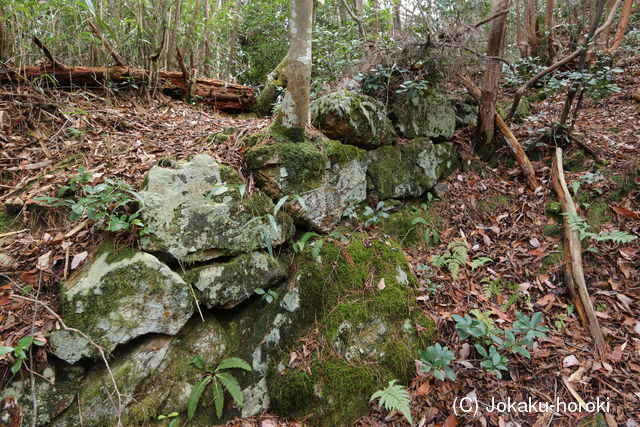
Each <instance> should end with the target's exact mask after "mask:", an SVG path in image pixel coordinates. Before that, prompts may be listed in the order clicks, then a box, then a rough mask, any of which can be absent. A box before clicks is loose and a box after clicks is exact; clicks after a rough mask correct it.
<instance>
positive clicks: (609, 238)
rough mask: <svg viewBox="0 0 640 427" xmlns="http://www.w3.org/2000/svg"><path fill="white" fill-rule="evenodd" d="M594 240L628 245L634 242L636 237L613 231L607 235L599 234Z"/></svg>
mask: <svg viewBox="0 0 640 427" xmlns="http://www.w3.org/2000/svg"><path fill="white" fill-rule="evenodd" d="M594 239H595V240H598V241H600V242H614V243H629V242H633V241H634V240H636V239H637V237H636V236H634V235H633V234H629V233H625V232H624V231H620V230H613V231H611V232H609V233H605V232H601V233H600V234H598V235H597V236H596V237H594Z"/></svg>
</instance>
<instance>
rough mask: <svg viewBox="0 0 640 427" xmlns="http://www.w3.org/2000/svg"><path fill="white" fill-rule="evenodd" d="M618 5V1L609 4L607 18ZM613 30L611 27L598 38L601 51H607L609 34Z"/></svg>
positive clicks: (614, 0)
mask: <svg viewBox="0 0 640 427" xmlns="http://www.w3.org/2000/svg"><path fill="white" fill-rule="evenodd" d="M615 4H616V0H609V3H607V16H608V15H609V13H611V10H612V9H613V7H614V6H615ZM610 30H611V27H607V29H606V30H604V31H603V32H602V33H600V36H599V37H598V48H599V49H601V50H606V49H607V46H608V45H609V32H610Z"/></svg>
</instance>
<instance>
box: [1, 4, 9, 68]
mask: <svg viewBox="0 0 640 427" xmlns="http://www.w3.org/2000/svg"><path fill="white" fill-rule="evenodd" d="M5 19H6V18H5V16H4V9H3V8H1V7H0V61H4V60H5V59H6V58H7V57H8V56H9V55H8V52H7V51H8V49H7V27H6V25H5V23H4V21H5Z"/></svg>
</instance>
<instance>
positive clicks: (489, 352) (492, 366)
mask: <svg viewBox="0 0 640 427" xmlns="http://www.w3.org/2000/svg"><path fill="white" fill-rule="evenodd" d="M475 347H476V351H477V352H478V354H480V356H482V358H483V359H482V361H481V362H480V367H481V368H483V369H485V370H486V371H489V372H493V373H494V374H495V375H496V377H498V379H502V373H501V372H500V371H506V370H507V363H508V362H509V359H507V357H506V356H503V355H502V354H500V353H498V349H497V348H496V347H495V346H493V345H491V346H489V348H485V347H484V346H482V345H480V344H476V345H475Z"/></svg>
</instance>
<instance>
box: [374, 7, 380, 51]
mask: <svg viewBox="0 0 640 427" xmlns="http://www.w3.org/2000/svg"><path fill="white" fill-rule="evenodd" d="M373 10H374V11H375V20H374V21H373V47H376V48H377V47H378V38H379V37H380V1H379V0H373Z"/></svg>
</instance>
